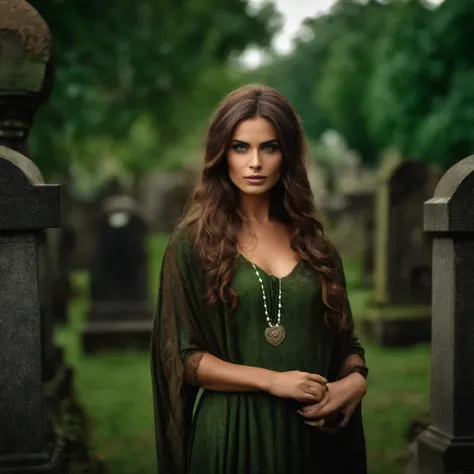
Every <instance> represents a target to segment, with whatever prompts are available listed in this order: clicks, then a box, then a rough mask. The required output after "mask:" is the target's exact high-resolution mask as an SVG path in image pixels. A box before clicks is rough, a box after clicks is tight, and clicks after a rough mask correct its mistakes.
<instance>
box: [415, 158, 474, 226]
mask: <svg viewBox="0 0 474 474" xmlns="http://www.w3.org/2000/svg"><path fill="white" fill-rule="evenodd" d="M424 207H425V213H424V230H425V231H426V232H474V155H471V156H469V157H467V158H465V159H464V160H462V161H460V162H458V163H456V164H455V165H454V166H452V167H451V168H450V169H449V170H448V171H447V172H446V173H445V174H444V175H443V177H442V178H441V180H440V182H439V183H438V186H437V187H436V189H435V192H434V195H433V197H432V198H431V199H429V200H428V201H426V202H425V205H424Z"/></svg>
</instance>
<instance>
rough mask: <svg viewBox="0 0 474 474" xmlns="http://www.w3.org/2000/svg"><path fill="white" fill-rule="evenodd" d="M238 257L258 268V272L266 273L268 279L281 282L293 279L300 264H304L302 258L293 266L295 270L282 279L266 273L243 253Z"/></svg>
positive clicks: (238, 253)
mask: <svg viewBox="0 0 474 474" xmlns="http://www.w3.org/2000/svg"><path fill="white" fill-rule="evenodd" d="M237 255H238V256H240V257H242V258H243V259H244V260H245V261H246V262H247V263H249V264H250V265H255V267H257V270H259V271H261V272H262V273H265V275H267V276H268V277H270V278H276V279H277V280H281V281H283V280H286V279H287V278H289V277H291V276H292V275H293V273H295V271H296V269H297V268H298V267H299V265H300V263H301V262H303V259H302V258H300V259H298V261H297V262H296V264H295V265H294V266H293V268H292V269H291V270H290V272H289V273H288V274H286V275H285V276H282V277H278V276H276V275H272V274H271V273H268V272H267V271H265V270H264V269H263V268H262V267H260V266H259V265H257V264H256V263H254V262H252V261H250V260H249V259H248V258H247V257H246V256H245V255H244V254H243V253H240V252H237Z"/></svg>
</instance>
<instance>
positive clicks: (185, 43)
mask: <svg viewBox="0 0 474 474" xmlns="http://www.w3.org/2000/svg"><path fill="white" fill-rule="evenodd" d="M31 3H32V4H33V6H34V7H36V8H37V9H38V11H39V12H40V13H41V14H42V15H43V17H44V18H45V20H46V21H47V23H48V24H49V26H50V29H51V31H52V33H53V37H54V41H55V49H56V56H57V62H58V68H57V77H56V85H55V89H54V92H53V95H52V98H51V100H50V103H49V104H48V105H47V106H46V107H45V110H44V111H42V112H41V120H38V121H37V122H38V123H37V125H35V129H34V136H33V138H34V140H33V145H34V150H35V155H36V157H37V161H38V162H39V164H40V166H41V168H42V170H43V171H45V172H46V173H48V172H49V171H53V170H54V171H56V170H59V171H63V170H64V169H65V168H67V167H68V164H69V162H70V161H71V159H73V160H76V161H78V162H80V163H84V162H85V161H86V160H89V162H90V163H91V164H92V165H94V164H95V161H96V160H97V156H93V155H92V156H90V154H89V150H88V144H89V142H90V141H91V140H92V141H94V140H98V141H99V142H100V141H101V140H105V141H106V142H107V141H114V142H119V143H120V144H121V143H125V142H126V141H127V140H128V139H129V138H130V134H132V140H133V133H134V130H133V128H134V127H136V126H137V121H138V126H140V124H142V123H143V121H145V122H148V123H149V124H150V127H151V128H152V130H153V132H154V133H153V135H152V139H150V140H149V142H150V143H148V144H147V146H146V149H147V152H148V153H147V154H149V152H150V151H151V149H152V148H153V147H154V148H155V149H156V148H158V149H160V148H163V147H165V146H170V145H171V144H173V143H176V142H177V141H178V140H179V139H180V138H182V136H183V129H184V130H187V129H189V128H190V127H191V123H190V122H189V117H188V113H189V111H190V110H192V109H193V108H195V106H194V104H192V103H191V102H190V98H191V97H192V96H193V94H194V95H195V92H194V91H196V88H197V86H201V85H202V82H203V81H204V82H205V81H209V79H210V74H209V71H213V72H214V73H215V74H216V75H215V76H213V77H212V79H211V80H212V81H213V83H220V82H222V81H221V79H222V71H223V66H224V65H225V64H226V63H227V62H228V59H229V58H230V57H232V56H233V55H235V54H237V53H239V52H242V51H243V50H244V49H245V48H246V47H247V46H249V45H259V46H262V47H265V46H267V45H268V44H269V42H270V40H271V38H272V35H273V33H274V32H275V31H276V29H277V28H278V27H279V23H278V16H277V15H276V13H275V11H274V9H273V8H272V6H271V5H268V4H265V5H264V6H263V7H262V9H261V10H259V11H250V10H249V8H248V5H247V1H242V0H220V1H219V2H216V1H214V0H163V1H161V0H160V1H156V0H138V1H133V2H130V1H127V0H120V1H114V2H113V5H111V4H109V3H107V2H100V1H99V2H98V1H95V0H72V1H65V0H49V1H44V0H32V1H31ZM224 82H225V80H224ZM206 92H207V91H206V90H204V91H203V93H204V94H205V93H206ZM142 147H145V145H142ZM73 150H74V152H73ZM140 151H141V150H140ZM73 153H74V154H73ZM132 161H133V163H134V167H135V168H140V169H146V168H147V167H149V166H150V165H151V164H153V160H152V161H151V163H150V161H148V160H147V159H146V154H145V156H143V155H142V157H141V158H140V159H138V160H137V159H136V158H135V157H133V160H132ZM128 164H130V161H129V162H128Z"/></svg>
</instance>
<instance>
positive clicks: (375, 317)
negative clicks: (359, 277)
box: [361, 154, 441, 346]
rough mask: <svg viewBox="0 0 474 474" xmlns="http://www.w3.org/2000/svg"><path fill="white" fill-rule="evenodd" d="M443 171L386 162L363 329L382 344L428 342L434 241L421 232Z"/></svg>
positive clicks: (379, 188)
mask: <svg viewBox="0 0 474 474" xmlns="http://www.w3.org/2000/svg"><path fill="white" fill-rule="evenodd" d="M440 177H441V170H440V169H439V168H438V167H437V166H435V165H428V164H425V163H419V162H414V161H407V160H404V159H402V158H401V157H400V156H399V155H397V154H392V155H389V156H388V157H386V159H385V161H384V162H383V164H382V166H381V169H380V173H379V179H378V183H377V191H376V197H375V200H376V207H375V228H374V231H375V234H374V243H375V248H374V276H373V282H374V287H373V293H372V295H371V297H370V299H369V304H368V306H367V307H366V308H365V310H364V313H363V315H361V323H362V330H363V331H364V332H365V333H366V335H367V336H368V337H369V338H371V339H373V340H375V341H377V342H378V343H380V344H382V345H395V346H398V345H410V344H416V343H419V342H423V341H428V340H429V339H430V327H431V242H430V238H429V236H427V235H425V234H424V232H423V203H424V202H425V201H426V200H427V199H428V198H429V197H430V196H432V194H433V191H434V188H435V186H436V184H437V182H438V181H439V179H440Z"/></svg>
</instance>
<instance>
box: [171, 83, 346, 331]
mask: <svg viewBox="0 0 474 474" xmlns="http://www.w3.org/2000/svg"><path fill="white" fill-rule="evenodd" d="M256 116H259V117H263V118H265V119H267V120H269V121H270V122H271V123H272V124H273V126H274V127H275V129H276V131H277V134H278V139H279V141H280V146H281V150H282V155H283V159H282V168H281V178H280V180H279V182H278V183H277V184H276V185H275V186H274V187H273V188H272V190H271V200H270V216H271V217H272V218H275V219H278V220H280V221H281V222H283V223H284V224H285V225H286V226H287V227H288V229H289V230H290V232H291V248H292V249H293V251H294V252H295V253H296V254H297V255H298V256H299V258H301V259H303V260H306V261H307V262H309V263H310V265H311V266H312V267H313V268H314V270H315V271H316V272H317V273H318V275H319V277H320V281H321V288H322V300H323V303H324V305H325V306H326V311H325V321H326V324H327V325H328V326H329V327H331V328H334V329H342V328H344V327H345V324H346V321H347V316H348V315H347V295H346V291H345V289H344V288H343V287H342V285H341V282H340V281H339V277H338V266H339V257H338V253H337V252H336V250H335V248H334V247H333V245H332V244H331V242H330V241H329V240H328V239H327V237H326V236H325V235H324V230H323V225H322V223H321V220H320V218H319V217H318V214H317V211H316V207H315V204H314V198H313V193H312V191H311V187H310V183H309V179H308V174H307V170H306V160H307V149H306V144H305V139H304V136H303V131H302V127H301V123H300V120H299V118H298V116H297V114H296V112H295V110H294V109H293V107H292V106H291V104H290V103H289V101H288V100H287V99H286V98H285V97H284V96H283V95H282V94H281V93H280V92H278V91H277V90H275V89H273V88H271V87H267V86H263V85H246V86H244V87H241V88H239V89H237V90H235V91H233V92H231V93H230V94H228V95H227V96H226V97H225V98H224V99H223V101H222V102H221V103H220V104H219V106H218V108H217V110H216V112H215V113H214V116H213V117H212V120H211V124H210V127H209V131H208V135H207V140H206V150H205V157H204V168H203V170H202V175H201V180H200V183H199V185H198V187H197V189H196V191H195V193H194V195H193V197H192V199H191V201H190V203H189V205H188V210H187V212H186V213H185V215H184V217H183V219H182V221H181V222H180V225H179V227H180V228H186V229H188V233H189V235H190V236H191V240H192V244H193V245H194V248H195V249H196V251H197V254H198V257H199V260H200V263H201V265H202V268H203V270H204V274H205V275H206V277H207V294H206V300H207V303H208V304H209V305H211V306H212V305H214V304H216V303H217V302H218V300H219V299H220V300H221V301H222V302H223V303H224V304H226V305H227V306H229V307H230V308H231V309H235V308H236V306H237V305H238V295H237V294H236V292H235V291H234V290H233V289H232V288H231V280H232V277H233V273H234V269H235V259H236V256H237V236H238V233H239V231H240V229H241V228H242V225H243V217H242V215H241V214H240V212H239V190H238V189H237V187H236V186H235V185H234V184H233V183H232V181H231V180H230V178H229V174H228V169H227V160H226V154H227V150H228V148H229V146H230V143H231V139H232V136H233V133H234V129H235V128H236V126H237V125H238V124H239V123H240V122H241V121H243V120H246V119H249V118H252V117H256Z"/></svg>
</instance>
